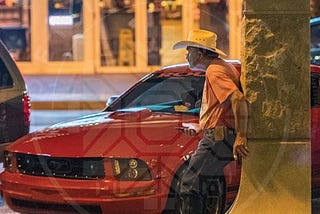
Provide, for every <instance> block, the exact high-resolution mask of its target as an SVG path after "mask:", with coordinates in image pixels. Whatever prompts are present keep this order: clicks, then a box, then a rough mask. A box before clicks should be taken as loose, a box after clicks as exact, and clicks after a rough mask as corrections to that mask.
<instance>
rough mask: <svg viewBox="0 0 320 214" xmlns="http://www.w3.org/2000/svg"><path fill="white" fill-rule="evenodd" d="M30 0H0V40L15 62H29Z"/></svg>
mask: <svg viewBox="0 0 320 214" xmlns="http://www.w3.org/2000/svg"><path fill="white" fill-rule="evenodd" d="M30 37H31V32H30V0H0V39H1V40H2V41H3V43H4V44H5V45H6V47H7V48H8V50H9V52H10V53H11V55H12V56H13V57H14V58H15V59H16V60H17V61H30V60H31V57H30V56H31V54H30V53H31V50H30V47H31V45H30V41H31V40H30Z"/></svg>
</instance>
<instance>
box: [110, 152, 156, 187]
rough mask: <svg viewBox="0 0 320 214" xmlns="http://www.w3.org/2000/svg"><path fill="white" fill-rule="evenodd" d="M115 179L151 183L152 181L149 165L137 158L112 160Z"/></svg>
mask: <svg viewBox="0 0 320 214" xmlns="http://www.w3.org/2000/svg"><path fill="white" fill-rule="evenodd" d="M111 162H112V169H113V174H114V177H115V178H116V179H117V180H120V181H150V180H151V179H152V176H151V173H150V170H149V168H148V165H147V164H146V163H145V162H144V161H143V160H139V159H135V158H117V159H112V161H111Z"/></svg>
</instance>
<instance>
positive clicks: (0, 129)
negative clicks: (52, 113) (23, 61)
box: [0, 40, 31, 144]
mask: <svg viewBox="0 0 320 214" xmlns="http://www.w3.org/2000/svg"><path fill="white" fill-rule="evenodd" d="M30 107H31V104H30V99H29V96H28V94H27V87H26V84H25V81H24V79H23V77H22V75H21V73H20V71H19V69H18V67H17V66H16V64H15V61H14V60H13V58H12V57H11V56H10V54H9V52H8V50H7V49H6V47H5V46H4V44H3V42H2V41H1V40H0V144H3V143H8V142H13V141H15V140H16V139H18V138H19V137H22V136H23V135H25V134H27V133H29V128H30Z"/></svg>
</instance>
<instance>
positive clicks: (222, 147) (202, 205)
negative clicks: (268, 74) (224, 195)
mask: <svg viewBox="0 0 320 214" xmlns="http://www.w3.org/2000/svg"><path fill="white" fill-rule="evenodd" d="M216 39H217V35H216V34H215V33H213V32H210V31H205V30H192V31H191V32H190V33H189V36H188V39H187V40H186V41H180V42H178V43H176V44H175V45H174V46H173V49H178V48H186V50H187V52H188V53H187V55H186V59H187V61H188V63H189V65H190V67H191V68H200V69H205V70H206V79H205V84H204V88H203V96H202V102H201V110H200V119H199V124H197V123H184V124H182V125H183V126H184V129H183V130H182V131H183V132H184V133H185V134H187V135H190V136H195V135H198V134H200V133H201V134H203V138H202V140H201V141H200V142H199V145H198V148H197V150H196V151H195V152H194V154H193V155H192V156H191V158H190V162H189V165H188V167H187V169H186V170H185V171H184V173H183V175H182V178H181V186H180V196H181V213H183V214H196V213H199V214H203V213H211V212H212V213H216V212H215V211H214V212H213V210H212V209H213V208H212V203H213V200H208V198H211V199H212V198H214V194H216V193H215V192H214V191H217V190H214V191H212V190H209V189H210V185H212V184H213V183H212V181H214V179H215V178H219V177H220V178H221V176H223V169H224V167H225V166H226V165H227V164H228V163H229V162H230V161H232V160H234V159H237V160H240V159H241V158H246V157H247V156H248V155H249V150H248V146H247V138H246V133H247V117H248V110H247V102H246V99H245V97H244V95H243V93H242V92H241V90H240V88H241V86H240V80H239V79H240V74H239V72H238V71H237V70H236V68H234V66H233V65H231V64H229V63H227V62H226V61H224V60H223V59H221V58H219V55H223V56H226V54H225V53H224V52H223V51H221V50H219V49H218V48H217V47H216ZM210 182H211V183H210ZM211 189H212V188H211ZM216 209H218V210H219V207H218V208H216ZM220 209H221V207H220ZM220 211H221V212H222V211H223V210H220Z"/></svg>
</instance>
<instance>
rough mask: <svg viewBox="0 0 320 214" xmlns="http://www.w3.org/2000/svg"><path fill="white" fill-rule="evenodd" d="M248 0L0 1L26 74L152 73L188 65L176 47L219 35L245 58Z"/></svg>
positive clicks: (5, 33)
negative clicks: (192, 34)
mask: <svg viewBox="0 0 320 214" xmlns="http://www.w3.org/2000/svg"><path fill="white" fill-rule="evenodd" d="M242 10H243V8H242V0H239V1H227V0H200V1H199V0H166V1H164V0H139V1H135V2H134V0H94V1H93V0H48V1H43V0H0V38H1V39H2V40H3V42H4V43H5V44H6V45H7V47H8V49H9V51H10V52H11V53H12V55H13V56H14V58H15V59H16V61H17V64H18V66H19V68H20V69H21V71H22V72H23V73H24V74H70V73H79V74H92V73H128V72H129V73H130V72H149V71H152V70H154V69H155V68H157V67H159V66H165V65H170V64H173V63H179V62H185V51H184V50H181V51H172V49H171V47H172V45H173V44H174V43H175V42H176V41H178V40H182V39H185V38H186V37H187V33H188V32H189V30H191V29H194V28H202V29H207V30H212V31H215V32H216V33H217V34H218V36H219V38H218V47H219V48H220V49H223V50H224V51H225V52H227V53H228V58H232V59H239V57H240V25H241V18H242Z"/></svg>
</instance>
